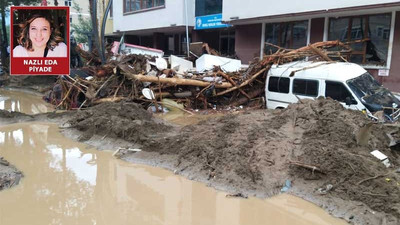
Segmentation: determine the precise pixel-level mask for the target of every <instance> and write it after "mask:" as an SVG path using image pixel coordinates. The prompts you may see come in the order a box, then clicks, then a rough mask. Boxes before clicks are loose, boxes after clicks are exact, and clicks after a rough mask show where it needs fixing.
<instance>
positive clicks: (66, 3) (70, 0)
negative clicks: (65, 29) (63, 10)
mask: <svg viewBox="0 0 400 225" xmlns="http://www.w3.org/2000/svg"><path fill="white" fill-rule="evenodd" d="M64 5H65V6H72V0H67V1H64Z"/></svg>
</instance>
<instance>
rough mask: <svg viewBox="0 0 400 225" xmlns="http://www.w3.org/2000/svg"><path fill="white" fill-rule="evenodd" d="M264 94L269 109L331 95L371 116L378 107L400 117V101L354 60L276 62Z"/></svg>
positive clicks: (392, 117) (388, 118) (391, 116)
mask: <svg viewBox="0 0 400 225" xmlns="http://www.w3.org/2000/svg"><path fill="white" fill-rule="evenodd" d="M265 96H266V106H267V108H269V109H276V108H286V107H287V106H288V105H289V104H291V103H296V102H298V101H299V100H300V99H306V98H308V99H315V98H318V97H325V98H326V97H330V98H332V99H334V100H337V101H339V102H340V103H341V104H342V105H343V106H344V107H345V108H349V109H353V110H360V111H363V112H365V113H366V114H367V115H368V116H369V117H371V118H372V119H376V120H378V118H377V117H376V116H374V114H375V113H376V112H379V111H383V114H384V119H385V120H386V121H390V122H393V121H396V120H398V118H399V117H400V108H399V106H400V101H399V100H398V99H397V98H396V97H395V96H394V95H393V94H392V93H391V92H390V91H389V90H388V89H386V88H384V87H383V86H382V85H380V84H379V83H378V82H377V81H376V80H375V79H374V78H373V77H372V75H371V74H369V73H368V72H367V71H366V70H365V69H364V68H362V67H361V66H359V65H357V64H354V63H347V62H327V61H322V62H321V61H320V62H308V61H298V62H292V63H287V64H283V65H274V66H272V67H271V69H270V70H269V72H268V76H267V78H266V86H265Z"/></svg>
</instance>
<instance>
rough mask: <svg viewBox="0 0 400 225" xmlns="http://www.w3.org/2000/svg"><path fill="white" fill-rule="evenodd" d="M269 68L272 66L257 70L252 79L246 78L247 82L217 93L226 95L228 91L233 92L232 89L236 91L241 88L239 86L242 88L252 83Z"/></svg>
mask: <svg viewBox="0 0 400 225" xmlns="http://www.w3.org/2000/svg"><path fill="white" fill-rule="evenodd" d="M269 68H270V67H269V66H268V67H266V68H264V69H262V70H260V71H258V72H257V73H256V74H254V75H253V76H252V77H251V78H250V79H248V80H246V81H245V82H243V83H241V84H240V85H239V86H235V87H233V88H229V89H228V90H225V91H223V92H220V93H218V94H217V96H221V95H224V94H226V93H229V92H232V91H234V90H237V89H239V88H241V87H244V86H246V85H248V84H250V83H251V82H252V81H253V80H254V79H256V78H257V77H258V76H260V75H261V74H263V73H264V72H265V71H267V70H269Z"/></svg>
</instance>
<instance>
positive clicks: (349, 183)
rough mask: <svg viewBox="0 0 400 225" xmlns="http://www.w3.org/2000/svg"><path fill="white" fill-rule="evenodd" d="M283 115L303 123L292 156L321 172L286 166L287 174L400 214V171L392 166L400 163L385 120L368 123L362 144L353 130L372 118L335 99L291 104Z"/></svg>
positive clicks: (340, 195)
mask: <svg viewBox="0 0 400 225" xmlns="http://www.w3.org/2000/svg"><path fill="white" fill-rule="evenodd" d="M282 116H287V117H290V116H293V118H295V119H294V121H292V122H294V123H295V126H296V127H300V128H302V129H304V133H303V135H302V141H301V147H300V148H298V149H296V150H295V151H294V152H293V154H294V160H296V161H299V162H302V163H304V164H306V165H311V166H315V167H317V168H319V169H321V171H322V172H323V173H319V172H310V171H311V170H310V169H306V168H301V167H298V166H291V167H290V174H291V176H292V177H299V178H301V179H304V180H307V181H309V180H314V181H316V182H317V184H318V185H319V186H321V187H329V188H328V189H330V188H332V189H331V190H326V189H327V188H322V189H320V190H319V191H317V192H316V193H318V192H319V194H329V195H330V196H334V197H338V198H341V199H344V200H352V201H358V202H363V203H364V204H366V205H368V206H369V207H370V208H372V209H373V210H375V211H380V212H385V213H387V214H389V215H392V216H394V217H396V218H400V183H399V182H400V176H399V174H398V173H397V174H396V172H395V171H396V169H397V168H399V166H400V157H399V156H400V154H399V153H400V152H397V151H394V150H391V149H390V148H389V147H388V145H389V142H390V140H389V138H388V136H387V135H386V132H388V128H387V127H386V126H384V125H382V124H374V125H372V127H371V135H370V137H369V141H368V143H367V144H366V145H364V146H361V145H360V144H358V143H357V136H358V135H359V131H360V129H361V128H362V127H364V126H366V125H367V124H368V123H371V121H369V120H368V119H366V118H365V116H364V115H363V114H362V113H360V112H358V111H351V110H345V109H343V107H342V106H341V105H340V104H339V103H337V102H335V101H332V100H318V101H308V102H306V103H304V104H295V105H291V106H290V107H289V108H288V109H286V110H285V111H284V112H283V113H282V115H280V117H282ZM373 150H379V151H381V152H382V153H384V154H385V155H386V156H388V158H389V161H390V163H391V164H392V166H391V167H390V168H386V167H385V165H384V164H383V163H381V162H380V161H379V160H378V159H377V158H375V157H374V156H372V155H371V153H370V152H371V151H373ZM324 189H325V190H324ZM327 191H328V193H327Z"/></svg>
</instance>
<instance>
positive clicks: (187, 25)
mask: <svg viewBox="0 0 400 225" xmlns="http://www.w3.org/2000/svg"><path fill="white" fill-rule="evenodd" d="M185 14H186V52H187V57H188V58H189V56H190V53H189V24H188V23H189V19H188V4H187V0H185Z"/></svg>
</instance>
